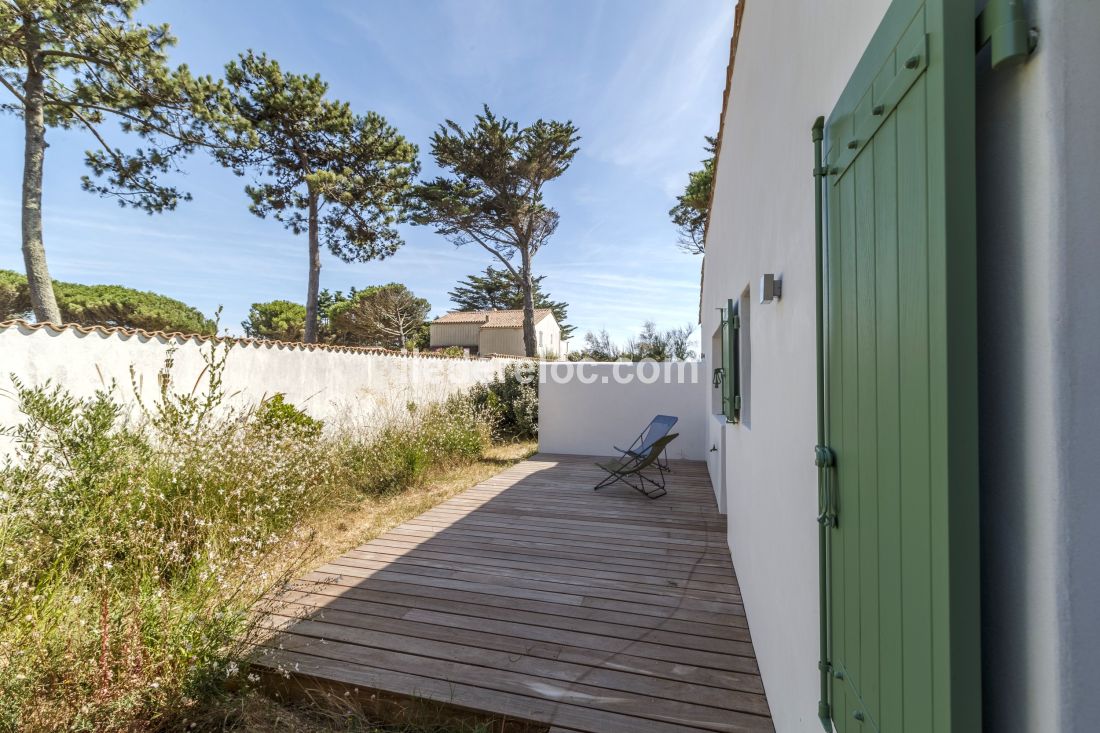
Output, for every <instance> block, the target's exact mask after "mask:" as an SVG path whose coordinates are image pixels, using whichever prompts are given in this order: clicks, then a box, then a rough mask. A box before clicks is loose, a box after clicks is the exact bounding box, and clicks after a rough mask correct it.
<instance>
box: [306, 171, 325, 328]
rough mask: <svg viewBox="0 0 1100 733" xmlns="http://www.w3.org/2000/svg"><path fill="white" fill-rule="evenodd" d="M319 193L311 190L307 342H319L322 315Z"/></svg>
mask: <svg viewBox="0 0 1100 733" xmlns="http://www.w3.org/2000/svg"><path fill="white" fill-rule="evenodd" d="M318 226H319V222H318V220H317V194H316V193H314V192H313V191H310V192H309V288H308V289H307V291H306V334H305V341H306V343H307V344H315V343H317V332H318V330H319V326H320V317H319V314H318V312H317V300H318V297H319V295H320V290H321V241H320V235H319V233H318Z"/></svg>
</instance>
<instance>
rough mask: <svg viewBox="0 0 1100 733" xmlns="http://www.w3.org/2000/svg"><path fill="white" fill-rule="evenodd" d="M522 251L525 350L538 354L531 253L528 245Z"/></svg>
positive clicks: (521, 278)
mask: <svg viewBox="0 0 1100 733" xmlns="http://www.w3.org/2000/svg"><path fill="white" fill-rule="evenodd" d="M520 252H521V253H522V264H521V266H520V271H519V279H520V283H519V284H520V288H521V289H522V290H523V351H524V353H526V354H527V356H538V354H539V351H538V340H537V339H536V337H535V298H534V289H535V288H534V282H533V280H532V278H531V254H530V252H529V251H528V250H527V248H526V247H524V248H522V249H521V250H520Z"/></svg>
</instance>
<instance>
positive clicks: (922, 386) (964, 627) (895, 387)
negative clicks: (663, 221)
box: [700, 0, 1100, 733]
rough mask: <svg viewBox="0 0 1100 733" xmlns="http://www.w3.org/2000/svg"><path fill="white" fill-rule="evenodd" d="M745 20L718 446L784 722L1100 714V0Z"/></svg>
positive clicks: (731, 143)
mask: <svg viewBox="0 0 1100 733" xmlns="http://www.w3.org/2000/svg"><path fill="white" fill-rule="evenodd" d="M982 9H984V14H983V16H982V19H981V20H980V21H976V19H975V16H976V15H977V14H978V11H979V10H982ZM1013 13H1021V15H1018V16H1017V15H1013ZM736 28H737V29H736V30H735V33H734V39H733V43H732V44H731V51H732V53H731V59H730V72H729V78H728V84H727V89H726V99H725V102H724V110H723V115H722V125H721V129H720V143H719V150H718V162H717V165H716V173H715V183H714V194H713V202H712V207H711V214H710V221H709V228H708V232H707V236H706V253H705V263H704V281H703V288H702V300H701V309H700V314H701V323H702V330H701V333H702V336H703V347H704V348H703V351H705V352H706V357H707V361H708V362H709V364H708V367H709V368H710V369H713V370H720V371H718V373H717V375H715V376H716V381H717V386H714V387H712V386H711V385H710V382H709V380H708V385H707V390H708V393H709V395H710V400H709V401H710V410H709V414H708V415H707V421H708V424H709V428H708V430H709V435H708V439H707V449H708V450H709V451H710V452H709V453H708V455H709V456H710V459H709V465H710V469H711V475H712V478H713V483H714V486H715V490H716V493H717V494H718V501H719V505H720V507H721V508H722V509H723V510H724V511H726V512H727V513H728V517H729V530H728V531H729V534H728V538H729V546H730V551H731V553H732V556H733V560H734V563H735V565H736V570H737V576H738V580H739V585H740V590H741V594H742V597H743V600H744V604H745V608H746V611H747V615H748V619H749V623H750V626H751V628H752V639H753V642H754V644H755V648H756V653H757V657H758V659H759V666H760V672H761V675H762V678H763V682H764V686H765V688H766V691H767V695H768V699H769V701H770V703H771V709H772V712H773V714H774V717H775V726H776V729H777V730H778V731H779V732H780V733H791V732H801V733H805V732H809V731H820V730H822V723H821V722H819V721H818V715H819V713H820V714H821V715H822V717H823V718H825V724H826V728H827V729H829V730H833V729H835V730H836V731H838V732H839V733H846V732H851V731H856V730H858V731H882V732H883V733H894V732H896V731H906V732H908V731H914V732H919V733H929V732H933V731H934V732H943V733H948V732H950V733H975V732H976V731H981V730H985V731H996V732H997V733H1017V732H1020V733H1023V732H1024V731H1028V732H1040V731H1067V732H1068V731H1086V730H1096V729H1097V726H1098V725H1100V723H1098V722H1097V721H1100V694H1097V690H1098V689H1100V687H1098V684H1097V678H1096V669H1097V664H1098V660H1100V632H1098V631H1097V629H1098V620H1100V562H1098V561H1097V559H1098V558H1100V389H1098V388H1097V387H1096V385H1095V381H1096V375H1097V373H1098V371H1097V369H1098V366H1097V365H1100V288H1098V287H1097V285H1096V283H1097V281H1098V279H1100V175H1098V174H1097V171H1100V76H1098V73H1100V72H1098V69H1100V3H1098V2H1095V0H1023V1H1021V0H988V1H979V2H974V3H970V2H956V1H955V0H927V1H926V2H920V1H919V0H895V2H893V3H891V2H889V0H844V2H840V3H826V2H821V1H820V0H742V2H741V4H740V6H739V7H738V9H737V24H736ZM1029 31H1031V32H1030V33H1029ZM990 35H993V37H994V39H995V40H994V43H993V45H992V48H991V46H990V44H988V43H985V41H986V40H987V39H988V38H989V36H990ZM975 36H977V38H978V41H979V44H978V45H979V48H978V49H977V50H976V49H975ZM1029 36H1031V38H1030V39H1029ZM1036 38H1037V46H1036V47H1035V49H1034V51H1033V52H1032V53H1030V54H1029V53H1028V47H1029V40H1034V39H1036ZM735 60H736V65H735V63H734V61H735ZM819 116H821V117H824V118H825V121H824V125H823V127H821V128H818V129H819V130H820V133H819V135H820V139H821V146H822V155H823V161H822V169H821V170H819V171H817V172H816V175H818V176H820V182H818V183H817V191H819V192H820V194H821V196H822V199H821V216H820V221H821V231H822V239H823V283H822V286H821V291H822V293H823V309H824V314H823V338H822V341H821V347H822V357H823V370H822V373H821V377H820V379H821V380H822V381H821V383H822V387H823V390H822V394H823V412H822V421H823V422H822V428H823V429H824V435H822V436H819V435H818V423H817V419H818V409H817V404H818V397H817V393H818V389H817V384H818V379H819V377H818V369H817V368H815V363H816V362H817V348H816V347H815V345H816V344H817V343H818V336H817V329H816V316H815V314H816V310H817V303H816V293H817V290H818V288H817V285H816V284H817V274H816V266H815V178H814V175H813V174H815V165H816V164H815V150H814V148H815V146H814V142H813V140H812V132H811V130H812V128H814V126H815V120H816V119H817V118H818V117H819ZM768 274H771V275H774V277H775V278H777V279H779V280H781V282H782V291H781V297H779V298H772V299H771V300H770V302H766V303H762V302H761V292H760V291H761V278H762V277H763V276H764V275H768ZM819 444H820V445H822V450H818V451H815V446H817V445H819ZM818 457H820V459H821V460H820V462H821V463H822V464H825V465H824V466H823V467H822V469H820V470H819V469H818V468H817V467H815V459H816V458H818ZM830 463H832V464H833V465H829V464H830ZM819 517H820V522H819V521H818V518H819ZM821 527H823V528H824V529H820V528H821ZM822 598H824V601H822ZM823 642H824V646H822V643H823ZM819 665H820V666H819ZM819 701H820V703H821V707H820V708H819ZM830 718H831V720H830Z"/></svg>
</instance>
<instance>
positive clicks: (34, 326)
mask: <svg viewBox="0 0 1100 733" xmlns="http://www.w3.org/2000/svg"><path fill="white" fill-rule="evenodd" d="M9 328H15V329H18V330H20V331H24V332H34V331H40V330H42V329H47V330H50V331H53V332H54V333H62V332H64V331H76V332H77V333H80V334H82V335H88V334H92V333H98V334H101V335H104V336H119V337H121V338H124V339H125V338H130V337H134V336H136V337H138V338H140V339H159V340H161V341H174V342H176V343H186V342H187V341H197V342H200V343H201V342H206V341H216V342H218V343H229V344H232V345H235V346H252V347H256V348H268V349H291V350H301V351H336V352H342V353H347V354H378V355H381V356H401V357H420V358H424V357H426V358H429V359H477V358H479V357H473V356H470V357H451V356H444V355H443V354H435V353H432V352H429V351H393V350H391V349H383V348H381V347H377V346H344V345H341V344H304V343H300V342H296V341H274V340H269V339H253V338H238V337H236V336H203V335H200V334H195V333H179V332H176V331H172V332H166V331H146V330H144V329H140V328H121V327H118V326H82V325H80V324H78V323H62V324H60V325H59V324H56V323H31V322H30V321H24V320H21V319H13V320H10V321H0V331H3V330H6V329H9ZM497 357H499V358H508V359H512V358H522V357H511V356H504V355H498V354H491V355H485V356H483V357H480V358H497Z"/></svg>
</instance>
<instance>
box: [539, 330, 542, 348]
mask: <svg viewBox="0 0 1100 733" xmlns="http://www.w3.org/2000/svg"><path fill="white" fill-rule="evenodd" d="M539 346H542V331H539Z"/></svg>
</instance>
